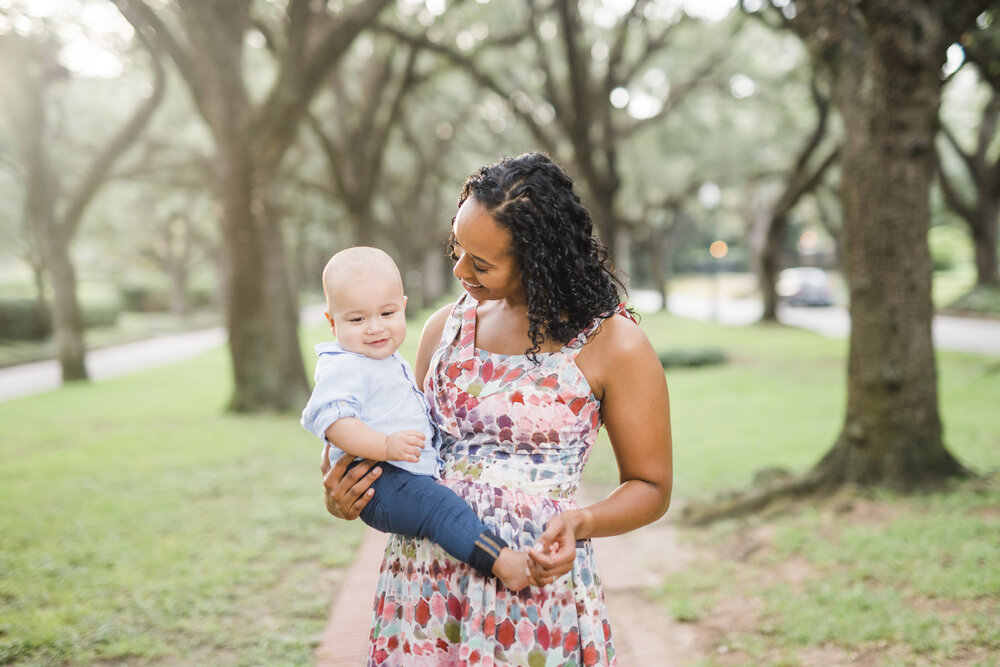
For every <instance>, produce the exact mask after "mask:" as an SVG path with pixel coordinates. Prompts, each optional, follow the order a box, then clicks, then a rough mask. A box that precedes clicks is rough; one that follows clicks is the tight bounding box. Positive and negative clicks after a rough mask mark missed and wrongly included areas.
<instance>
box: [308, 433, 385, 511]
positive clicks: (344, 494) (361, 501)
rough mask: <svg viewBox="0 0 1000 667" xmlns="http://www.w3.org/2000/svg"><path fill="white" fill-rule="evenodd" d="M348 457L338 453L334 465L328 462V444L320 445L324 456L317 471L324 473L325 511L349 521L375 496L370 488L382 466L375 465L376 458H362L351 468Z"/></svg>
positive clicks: (380, 472) (349, 457)
mask: <svg viewBox="0 0 1000 667" xmlns="http://www.w3.org/2000/svg"><path fill="white" fill-rule="evenodd" d="M350 463H351V456H350V455H345V456H341V457H340V459H339V460H338V461H337V464H336V465H333V466H331V465H330V443H327V444H326V447H324V448H323V458H322V459H321V460H320V466H319V469H320V472H322V473H323V489H324V497H323V500H324V502H325V503H326V511H327V512H329V513H330V514H332V515H333V516H335V517H337V518H340V519H347V520H348V521H350V520H353V519H357V518H358V515H359V514H361V510H363V509H364V508H365V506H366V505H367V504H368V501H369V500H371V498H372V496H373V495H375V489H372V488H370V487H371V485H372V482H374V481H375V480H376V479H377V478H378V476H379V475H381V474H382V468H379V467H376V466H375V464H376V463H378V461H373V460H371V459H364V460H363V461H359V462H358V465H356V466H354V467H353V468H351V469H350V470H347V466H348V465H350Z"/></svg>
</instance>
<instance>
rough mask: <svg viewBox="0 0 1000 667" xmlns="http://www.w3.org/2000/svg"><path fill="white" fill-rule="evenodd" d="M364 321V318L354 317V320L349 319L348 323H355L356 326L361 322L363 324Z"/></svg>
mask: <svg viewBox="0 0 1000 667" xmlns="http://www.w3.org/2000/svg"><path fill="white" fill-rule="evenodd" d="M364 319H365V318H363V317H352V318H350V319H348V320H347V321H348V322H354V323H355V324H358V323H360V322H363V321H364Z"/></svg>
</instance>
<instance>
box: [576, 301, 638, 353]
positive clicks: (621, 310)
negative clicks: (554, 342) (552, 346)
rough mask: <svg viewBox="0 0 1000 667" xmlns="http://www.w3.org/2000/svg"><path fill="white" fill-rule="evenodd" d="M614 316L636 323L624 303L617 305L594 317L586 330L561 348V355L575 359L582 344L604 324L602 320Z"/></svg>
mask: <svg viewBox="0 0 1000 667" xmlns="http://www.w3.org/2000/svg"><path fill="white" fill-rule="evenodd" d="M615 315H622V316H624V317H627V318H628V319H630V320H632V321H633V322H635V321H636V319H635V317H633V316H632V313H630V312H629V311H628V309H627V308H626V307H625V304H624V302H623V303H619V304H618V305H617V306H615V308H614V310H612V311H610V312H607V313H602V314H600V315H598V316H597V317H595V318H594V321H593V322H591V323H590V324H589V325H588V326H587V328H586V329H584V330H583V331H581V332H580V333H578V334H577V335H576V337H575V338H573V340H571V341H570V342H568V343H566V344H565V345H564V346H563V349H562V351H563V353H564V354H568V355H569V356H570V357H576V355H577V354H579V353H580V350H581V349H582V348H583V346H584V344H585V343H586V342H587V339H588V338H590V337H591V336H593V335H594V332H596V331H597V330H598V329H599V328H600V326H601V323H602V322H604V320H606V319H608V318H609V317H614V316H615Z"/></svg>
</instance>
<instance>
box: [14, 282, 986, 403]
mask: <svg viewBox="0 0 1000 667" xmlns="http://www.w3.org/2000/svg"><path fill="white" fill-rule="evenodd" d="M632 297H633V301H634V303H635V304H636V307H637V308H638V309H639V310H651V309H654V308H656V307H657V305H658V298H659V297H658V296H657V295H656V294H655V293H649V292H643V291H641V290H640V291H636V292H635V293H633V294H632ZM667 306H668V308H669V309H670V311H671V312H673V313H674V314H676V315H679V316H681V317H688V318H692V319H699V320H706V321H707V320H711V319H713V317H714V319H716V320H717V321H719V322H720V323H722V324H727V325H731V326H745V325H747V324H751V323H753V322H756V321H757V320H758V319H759V318H760V313H761V304H760V302H759V301H756V300H753V299H719V300H718V302H717V304H716V305H715V306H714V307H713V302H712V300H710V299H706V298H704V297H699V296H697V295H688V294H672V295H670V297H669V299H668V301H667ZM321 312H322V306H321V305H320V306H315V305H314V306H309V307H307V308H304V309H303V311H302V318H303V322H315V321H317V319H318V318H321V317H322V315H321V314H320V313H321ZM778 319H779V320H780V321H781V322H783V323H785V324H788V325H791V326H796V327H801V328H803V329H809V330H812V331H816V332H818V333H820V334H822V335H824V336H829V337H832V338H843V337H845V336H847V335H848V333H849V332H850V317H849V316H848V314H847V311H846V310H845V309H844V308H838V307H833V308H792V307H788V306H782V307H781V308H779V310H778ZM933 327H934V328H933V335H934V344H935V346H937V347H938V348H939V349H943V350H959V351H965V352H972V353H975V354H982V355H988V356H1000V320H978V319H971V318H964V317H949V316H943V315H938V316H937V317H935V318H934V324H933ZM225 342H226V332H225V330H224V329H222V328H221V327H217V328H213V329H205V330H201V331H192V332H188V333H181V334H171V335H164V336H157V337H155V338H150V339H148V340H144V341H139V342H136V343H128V344H125V345H116V346H113V347H108V348H103V349H99V350H93V351H92V352H90V353H89V354H88V355H87V370H88V371H89V373H90V377H91V379H93V380H96V381H100V380H104V379H107V378H112V377H116V376H119V375H125V374H126V373H133V372H135V371H139V370H143V369H145V368H151V367H153V366H162V365H164V364H168V363H171V362H174V361H181V360H184V359H188V358H190V357H193V356H195V355H198V354H201V353H202V352H205V351H208V350H210V349H212V348H215V347H218V346H220V345H222V344H224V343H225ZM59 385H60V377H59V364H58V363H56V362H55V361H41V362H37V363H32V364H24V365H21V366H13V367H11V368H3V369H0V401H7V400H10V399H13V398H19V397H22V396H30V395H32V394H37V393H41V392H44V391H52V390H54V389H58V388H59Z"/></svg>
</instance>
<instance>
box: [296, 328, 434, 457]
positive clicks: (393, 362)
mask: <svg viewBox="0 0 1000 667" xmlns="http://www.w3.org/2000/svg"><path fill="white" fill-rule="evenodd" d="M316 356H317V357H318V359H317V361H316V375H315V380H316V388H315V389H313V393H312V396H310V397H309V402H308V403H307V404H306V407H305V410H303V411H302V425H303V426H304V427H305V428H306V430H307V431H309V432H310V433H312V434H313V435H315V436H317V437H318V438H320V440H322V441H323V442H324V443H325V442H327V440H326V429H327V428H329V427H330V425H331V424H333V422H335V421H337V420H338V419H344V418H346V417H354V418H356V419H360V420H361V421H362V422H364V423H365V425H366V426H368V427H369V428H371V429H373V430H375V431H378V432H380V433H386V434H391V433H395V432H396V431H399V430H401V429H411V428H412V429H416V430H418V431H421V432H422V433H423V434H424V436H425V437H426V438H427V439H426V441H425V443H424V448H423V450H421V452H420V460H419V461H417V462H416V463H410V462H405V461H392V464H393V465H394V466H397V467H399V468H402V469H404V470H409V471H410V472H412V473H416V474H418V475H431V476H433V477H437V476H438V475H439V472H440V469H441V464H442V462H441V459H440V458H439V457H438V450H439V449H440V446H441V440H440V437H439V436H438V433H437V429H436V428H434V425H433V424H434V423H433V421H432V420H431V415H430V410H429V409H428V407H427V401H426V400H424V395H423V393H422V392H421V391H420V390H419V389H417V383H416V381H415V380H414V379H413V371H412V370H411V369H410V365H409V364H408V363H406V360H405V359H403V358H402V357H401V356H399V353H398V352H397V353H394V354H393V355H392V356H391V357H387V358H385V359H372V358H370V357H366V356H364V355H363V354H358V353H356V352H348V351H347V350H345V349H344V348H343V347H341V345H340V343H333V342H327V343H320V344H319V345H317V346H316ZM344 453H345V452H344V451H343V450H341V449H340V448H338V447H337V446H336V445H334V444H333V443H330V463H333V462H334V461H336V460H338V459H339V458H340V457H341V456H343V455H344Z"/></svg>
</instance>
